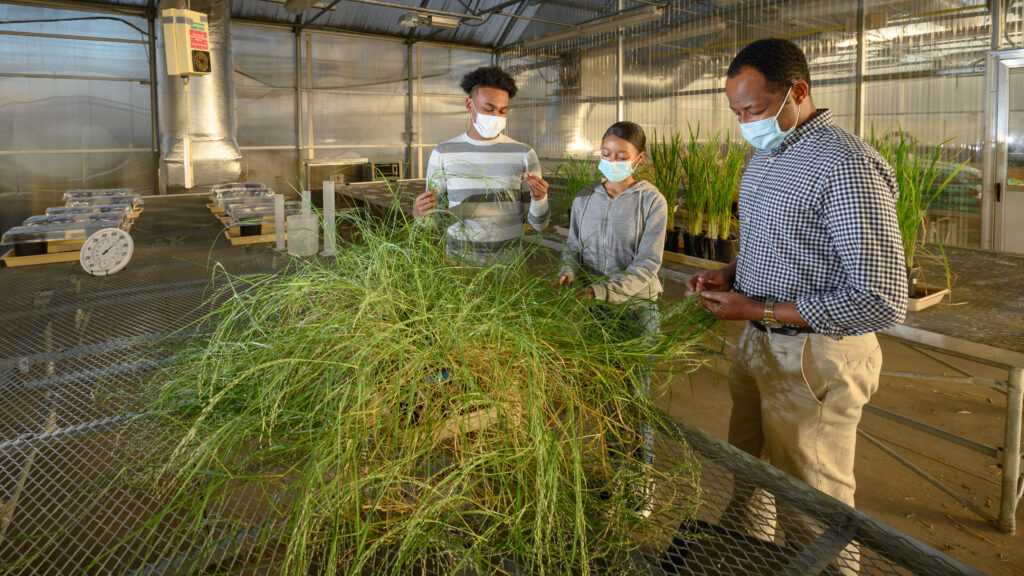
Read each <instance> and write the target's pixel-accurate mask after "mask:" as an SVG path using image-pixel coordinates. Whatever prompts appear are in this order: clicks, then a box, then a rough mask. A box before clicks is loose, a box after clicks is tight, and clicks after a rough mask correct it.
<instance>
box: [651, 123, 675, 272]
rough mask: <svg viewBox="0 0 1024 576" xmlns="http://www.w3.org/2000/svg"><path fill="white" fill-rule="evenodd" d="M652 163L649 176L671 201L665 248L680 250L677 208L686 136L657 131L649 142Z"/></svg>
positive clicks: (666, 225) (666, 224)
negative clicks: (665, 136) (665, 134)
mask: <svg viewBox="0 0 1024 576" xmlns="http://www.w3.org/2000/svg"><path fill="white" fill-rule="evenodd" d="M647 153H648V155H649V156H650V159H651V163H650V167H649V168H648V170H647V173H646V176H647V177H648V180H649V181H650V182H651V184H654V186H655V187H656V188H657V189H658V190H659V191H660V192H661V194H662V196H664V197H665V202H666V203H667V204H668V219H667V220H666V222H665V250H669V251H671V252H678V251H679V228H677V227H676V225H675V211H676V203H677V197H678V193H679V187H680V186H682V184H683V178H684V176H685V173H684V171H683V158H682V156H683V139H682V136H680V134H679V133H678V132H674V133H673V134H672V136H670V137H668V138H660V139H659V138H658V132H657V131H655V132H654V134H653V137H652V138H651V142H650V144H649V145H648V146H647Z"/></svg>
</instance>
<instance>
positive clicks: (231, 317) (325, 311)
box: [110, 213, 710, 576]
mask: <svg viewBox="0 0 1024 576" xmlns="http://www.w3.org/2000/svg"><path fill="white" fill-rule="evenodd" d="M342 218H347V219H349V220H350V224H351V225H352V226H355V227H357V228H358V229H359V234H358V236H359V237H360V238H361V241H360V243H359V244H354V245H342V246H340V247H339V250H338V254H337V256H336V257H333V258H330V259H324V258H319V259H310V260H299V259H295V260H293V261H292V262H291V264H290V265H289V266H288V268H287V269H286V270H285V271H284V272H282V273H279V274H274V275H261V276H247V277H237V278H232V279H230V281H229V282H228V285H227V288H225V289H224V290H222V291H221V292H220V293H219V294H218V297H219V298H222V299H223V304H222V305H220V306H219V307H218V308H217V309H216V310H215V312H213V313H212V314H210V315H209V316H208V317H206V318H205V319H204V320H203V322H202V325H201V327H202V334H203V335H202V337H197V338H194V339H192V340H191V341H190V343H189V344H188V345H187V346H185V347H184V348H183V349H182V350H181V351H180V353H179V354H178V356H177V358H176V361H175V362H174V363H173V365H171V366H169V367H168V368H166V369H164V370H162V371H161V372H160V373H159V374H158V375H157V376H156V377H155V378H153V379H152V380H151V381H150V382H149V383H148V385H147V388H146V395H145V401H144V402H143V403H142V407H141V409H140V410H139V411H137V412H136V415H135V416H134V418H133V420H132V426H133V427H134V428H136V429H142V430H146V431H148V433H147V434H146V435H143V436H142V437H143V438H147V437H148V438H154V439H155V440H153V441H151V442H142V441H140V440H139V439H138V438H139V437H137V436H135V437H133V440H132V441H131V442H129V443H128V444H127V445H126V446H125V447H124V448H125V449H129V450H131V451H133V454H135V457H134V458H133V459H132V462H131V464H130V465H128V466H127V467H125V468H124V470H122V472H121V473H120V474H119V475H118V476H117V477H116V478H114V479H113V480H112V483H111V486H114V487H117V489H118V490H123V489H125V488H124V487H125V486H128V487H130V488H131V489H133V490H136V491H137V493H138V494H140V495H143V496H144V497H143V496H140V497H139V498H140V500H141V501H146V502H158V503H159V506H158V507H156V512H155V514H154V516H152V518H151V519H150V520H149V521H147V522H145V523H142V524H140V525H138V526H137V527H135V528H134V529H133V530H132V531H131V533H130V534H128V535H126V536H124V537H123V538H122V539H121V540H119V541H118V542H116V543H114V544H112V546H111V550H110V553H111V554H115V553H116V554H119V555H123V554H125V553H126V552H128V553H131V554H132V555H134V557H136V558H137V559H138V561H139V562H143V561H149V562H152V561H153V559H155V558H168V557H173V556H174V555H175V554H180V553H182V552H189V551H191V552H190V554H186V555H184V556H181V558H184V560H182V561H181V562H180V563H179V564H180V565H179V569H178V571H177V572H176V573H183V574H188V573H200V572H201V571H202V570H204V569H206V568H207V567H208V566H206V564H205V563H204V562H203V561H201V560H200V559H202V558H207V557H209V553H211V552H212V551H213V550H214V549H215V548H216V547H217V546H218V545H220V544H223V543H224V542H225V539H228V540H231V539H233V538H234V539H237V538H240V536H241V535H244V536H246V539H247V541H249V542H250V544H251V546H249V547H248V548H247V549H248V552H247V556H246V560H245V562H247V563H249V564H251V565H257V564H263V565H266V566H267V567H268V568H267V569H269V570H271V571H272V572H273V573H275V574H288V575H295V576H299V575H302V576H305V575H307V574H328V575H332V574H396V575H398V574H402V575H405V574H410V573H414V572H415V573H418V572H416V571H417V570H419V569H422V568H424V567H426V566H431V565H433V566H435V567H440V568H439V573H460V572H459V571H460V570H463V569H466V570H470V571H469V572H465V573H474V572H473V571H475V573H478V574H493V573H497V572H498V571H499V570H507V569H508V566H509V565H510V563H511V564H515V565H518V566H519V567H521V568H522V569H523V570H524V573H531V574H589V573H591V571H592V569H593V566H594V565H596V564H597V563H602V564H604V565H608V566H611V567H612V568H613V571H624V570H625V566H626V564H627V556H628V554H629V552H630V551H631V550H634V549H636V548H637V547H638V546H640V545H641V544H643V543H645V542H648V541H650V540H651V539H657V538H663V537H668V538H671V533H673V532H674V530H675V528H676V526H677V525H678V520H679V519H680V518H683V517H686V516H687V515H690V514H692V512H693V509H694V505H695V502H694V501H693V499H692V497H690V496H687V495H686V492H685V491H682V490H679V487H680V486H682V485H685V484H687V483H693V482H695V475H696V469H695V467H694V466H693V464H692V463H691V462H688V461H686V459H685V458H684V457H682V456H680V457H678V459H675V460H673V459H670V458H668V457H665V456H662V457H660V458H659V459H658V460H656V469H655V467H651V468H647V467H646V466H645V465H644V464H642V463H640V462H635V461H630V464H629V465H624V466H620V467H619V468H618V469H616V467H615V466H613V465H612V463H611V461H610V459H609V457H608V454H607V451H606V449H605V448H604V446H603V441H602V439H603V438H604V437H605V436H607V435H611V436H613V437H614V436H618V437H620V438H622V440H623V441H624V442H627V443H629V442H636V441H637V440H638V439H637V438H636V436H635V434H634V433H633V432H632V431H634V430H636V429H637V424H638V423H639V422H641V421H646V422H650V423H651V424H652V425H653V426H654V427H655V429H656V430H658V431H659V432H658V434H659V436H658V437H659V440H658V441H659V442H665V441H675V442H680V443H681V440H680V439H678V438H674V437H673V436H672V434H673V432H672V429H671V428H670V427H669V426H666V425H665V424H664V423H663V422H662V420H661V416H660V415H659V413H658V412H657V411H656V410H654V408H653V404H652V401H651V400H650V399H647V398H641V397H638V396H637V395H635V394H634V393H633V392H632V386H633V379H634V378H635V375H636V373H637V371H638V370H640V369H641V368H642V367H643V366H647V365H648V362H649V359H651V358H653V359H654V362H655V365H656V366H658V370H659V371H665V372H668V373H672V372H690V371H692V370H694V369H696V368H697V367H698V366H699V365H700V362H701V360H700V357H699V355H698V351H697V348H696V346H697V344H698V343H699V342H702V341H703V339H704V337H705V336H706V334H707V329H706V328H707V326H708V323H709V321H710V319H709V317H708V316H707V315H706V314H705V313H703V311H702V309H701V308H700V307H699V306H697V305H696V304H695V303H694V302H693V301H692V300H688V301H685V302H676V303H667V304H663V305H662V315H663V319H664V326H665V327H664V328H663V331H662V333H661V334H659V335H657V336H654V337H650V336H645V335H644V334H642V333H639V332H637V331H636V330H633V329H630V326H629V324H628V323H625V322H623V323H619V322H599V321H598V320H596V318H595V315H594V313H593V307H594V306H607V305H603V304H599V303H595V302H593V301H588V300H581V299H579V298H578V297H577V295H578V291H574V290H557V289H556V288H555V287H554V286H553V285H552V282H551V278H549V277H546V276H544V275H543V274H537V273H536V272H535V271H534V270H532V269H531V268H530V267H529V266H527V264H525V260H524V262H521V263H517V264H514V265H512V266H509V267H465V266H460V265H458V264H456V263H454V262H452V261H451V260H450V259H449V258H448V257H447V256H446V255H445V253H444V249H443V247H442V246H441V245H440V244H441V243H440V242H439V240H438V237H437V231H436V230H434V229H431V228H427V227H421V226H417V225H415V224H412V223H410V222H409V221H407V220H406V219H405V218H404V217H402V216H400V215H399V216H395V217H394V219H393V220H391V221H387V222H380V221H377V222H369V221H366V220H363V219H361V218H360V217H358V216H356V215H354V213H349V214H346V215H343V216H342ZM609 310H610V311H611V314H612V316H616V315H618V314H626V313H628V311H629V309H628V307H624V306H613V307H610V308H609ZM474 422H477V423H479V422H485V423H486V424H487V426H483V427H481V426H474ZM666 439H668V440H666ZM648 477H653V478H654V479H655V480H656V481H657V483H658V486H659V490H658V493H657V494H658V496H657V497H656V499H655V502H656V509H657V510H658V511H659V512H660V513H662V514H664V515H666V517H669V518H673V519H674V520H673V522H670V523H668V524H670V525H668V524H666V523H659V522H657V521H656V520H655V519H645V518H643V517H640V516H638V515H637V514H635V512H634V511H633V510H632V509H631V506H630V505H629V502H630V500H629V496H630V495H631V494H632V493H633V489H634V488H637V487H638V486H642V485H646V478H648ZM609 494H610V495H611V498H605V496H608V495H609ZM239 561H241V560H239ZM222 566H224V564H222Z"/></svg>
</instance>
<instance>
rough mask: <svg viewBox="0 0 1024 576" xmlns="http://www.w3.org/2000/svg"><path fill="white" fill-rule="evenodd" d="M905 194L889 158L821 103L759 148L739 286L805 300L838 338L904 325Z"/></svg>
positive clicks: (749, 187)
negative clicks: (768, 146)
mask: <svg viewBox="0 0 1024 576" xmlns="http://www.w3.org/2000/svg"><path fill="white" fill-rule="evenodd" d="M898 194H899V191H898V188H897V185H896V177H895V175H894V173H893V170H892V168H891V167H890V166H889V165H888V164H887V163H886V161H885V160H884V159H883V158H882V157H881V156H880V155H879V154H878V153H877V152H875V151H874V150H873V149H872V148H871V147H870V146H868V145H867V144H866V143H865V142H864V141H863V140H861V139H860V138H859V137H857V136H855V135H854V134H851V133H849V132H847V131H846V130H843V129H842V128H840V127H838V126H836V124H835V122H834V121H833V120H832V113H831V112H830V111H829V110H827V109H822V110H819V111H818V114H817V115H815V116H814V117H812V118H811V119H810V120H808V121H806V122H805V123H804V124H802V125H801V126H799V127H798V128H797V129H796V130H794V131H793V133H792V134H790V135H789V136H787V137H786V139H785V140H784V141H783V142H782V144H781V145H779V147H778V148H776V149H775V150H772V151H765V150H759V151H758V152H756V153H755V154H754V156H753V158H751V160H750V164H749V165H748V167H747V170H746V172H745V173H744V174H743V180H742V183H741V185H740V200H739V218H740V252H739V255H738V257H737V263H736V281H735V288H736V290H737V291H738V292H741V293H743V294H746V295H747V296H748V297H750V298H753V299H755V300H761V301H763V300H769V299H770V300H775V301H777V302H794V301H795V302H796V307H797V310H798V311H799V312H800V315H801V316H803V318H804V320H806V321H807V323H808V324H810V326H811V328H813V329H814V330H815V331H816V332H820V333H822V334H826V335H828V336H831V337H833V338H842V337H843V336H851V335H855V334H863V333H866V332H874V331H876V330H882V329H884V328H888V327H890V326H893V325H895V324H898V323H900V322H902V321H903V319H904V317H905V316H906V311H907V271H906V264H905V262H904V256H903V243H902V240H901V238H900V231H899V226H898V224H897V221H896V198H897V196H898Z"/></svg>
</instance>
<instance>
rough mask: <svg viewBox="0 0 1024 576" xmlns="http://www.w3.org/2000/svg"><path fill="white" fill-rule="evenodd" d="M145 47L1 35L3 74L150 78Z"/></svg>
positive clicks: (0, 61) (147, 49) (118, 43)
mask: <svg viewBox="0 0 1024 576" xmlns="http://www.w3.org/2000/svg"><path fill="white" fill-rule="evenodd" d="M148 51H149V48H148V46H147V45H146V44H125V43H121V42H96V41H93V40H72V39H67V38H43V37H35V36H10V35H6V34H0V54H3V55H4V57H3V59H0V73H4V74H54V75H59V76H99V77H107V78H135V79H139V80H146V81H148V79H149V60H148V56H147V53H148Z"/></svg>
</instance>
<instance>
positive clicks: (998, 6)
mask: <svg viewBox="0 0 1024 576" xmlns="http://www.w3.org/2000/svg"><path fill="white" fill-rule="evenodd" d="M989 6H990V8H989V10H990V11H991V13H992V50H993V51H996V50H999V49H1000V48H1001V47H1002V45H1003V25H1004V23H1003V0H991V1H990V2H989Z"/></svg>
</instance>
